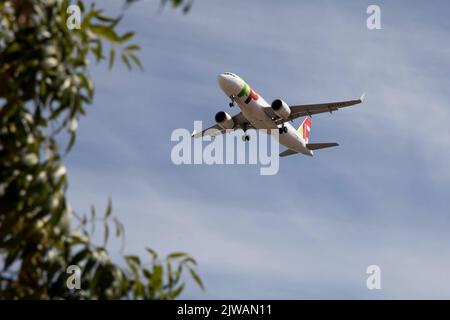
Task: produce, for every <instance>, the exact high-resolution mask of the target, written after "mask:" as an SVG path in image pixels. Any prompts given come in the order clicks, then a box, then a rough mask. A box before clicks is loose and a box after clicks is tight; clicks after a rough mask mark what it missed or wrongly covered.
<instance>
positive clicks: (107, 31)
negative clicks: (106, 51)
mask: <svg viewBox="0 0 450 320" xmlns="http://www.w3.org/2000/svg"><path fill="white" fill-rule="evenodd" d="M90 29H91V31H92V32H94V33H95V34H97V35H99V36H100V37H102V38H105V39H106V40H108V41H111V42H113V43H120V42H121V41H120V38H119V36H118V35H117V33H116V31H115V30H114V29H113V28H111V27H109V26H104V25H98V24H97V25H91V26H90Z"/></svg>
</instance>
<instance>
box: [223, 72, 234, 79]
mask: <svg viewBox="0 0 450 320" xmlns="http://www.w3.org/2000/svg"><path fill="white" fill-rule="evenodd" d="M224 74H226V75H227V76H232V77H233V78H236V75H235V74H233V73H231V72H225V73H224Z"/></svg>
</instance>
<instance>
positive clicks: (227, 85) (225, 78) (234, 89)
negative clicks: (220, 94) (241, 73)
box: [217, 73, 240, 96]
mask: <svg viewBox="0 0 450 320" xmlns="http://www.w3.org/2000/svg"><path fill="white" fill-rule="evenodd" d="M217 80H218V82H219V86H220V87H221V88H222V90H223V91H224V92H225V93H226V94H227V95H228V96H231V95H236V94H237V93H238V92H239V90H240V83H239V79H237V78H236V77H234V76H232V75H229V74H227V73H221V74H219V76H218V77H217Z"/></svg>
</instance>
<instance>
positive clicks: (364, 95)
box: [359, 93, 366, 102]
mask: <svg viewBox="0 0 450 320" xmlns="http://www.w3.org/2000/svg"><path fill="white" fill-rule="evenodd" d="M365 98H366V93H363V94H362V96H361V98H359V101H361V102H364V99H365Z"/></svg>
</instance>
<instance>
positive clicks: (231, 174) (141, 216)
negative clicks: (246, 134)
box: [67, 0, 450, 299]
mask: <svg viewBox="0 0 450 320" xmlns="http://www.w3.org/2000/svg"><path fill="white" fill-rule="evenodd" d="M98 4H99V6H100V7H105V8H106V9H107V12H109V13H111V14H113V13H117V12H118V11H119V8H120V6H121V5H122V1H110V0H108V1H98ZM369 4H378V5H379V6H380V7H381V18H382V30H372V31H371V30H368V29H367V27H366V19H367V14H366V8H367V6H368V5H369ZM449 10H450V5H449V4H448V2H446V1H433V5H431V4H430V3H426V2H423V1H375V2H374V1H309V2H306V1H256V0H254V1H245V2H243V1H218V0H215V1H213V0H209V1H206V0H203V1H201V0H196V1H195V2H194V6H193V8H192V11H191V12H190V13H189V14H188V15H186V16H183V15H182V14H181V12H179V11H171V10H168V8H166V9H165V10H164V11H163V13H162V14H159V13H158V12H159V11H158V2H157V1H145V0H143V1H141V2H140V3H137V4H136V5H134V6H132V7H131V8H130V9H129V10H128V11H127V13H126V16H125V18H124V21H123V28H124V30H135V31H136V32H137V37H136V42H137V43H139V44H140V45H141V46H142V49H143V50H142V52H141V54H140V56H141V60H142V62H143V64H144V66H145V71H144V72H139V71H134V72H131V73H130V72H128V71H126V69H125V68H124V67H123V66H120V65H117V67H116V68H115V69H114V70H113V71H111V72H110V71H108V70H107V68H106V66H98V67H94V68H93V71H92V75H93V76H94V79H95V80H96V97H95V102H94V104H93V105H92V106H90V107H89V108H88V116H87V117H85V118H84V119H82V120H81V121H80V125H79V134H78V139H77V144H76V145H75V147H74V149H73V151H72V153H71V154H70V156H69V157H68V158H67V166H68V171H69V181H70V186H69V199H70V201H71V203H72V206H73V207H74V208H75V209H76V210H77V211H81V212H83V211H84V212H87V211H89V207H90V205H91V204H94V205H96V206H97V207H98V208H99V209H100V208H102V207H104V206H105V204H106V201H107V198H108V196H111V197H112V199H113V204H114V212H115V214H116V215H117V216H118V217H119V218H120V219H121V221H122V222H123V223H124V224H125V227H126V230H127V244H126V250H127V252H131V253H137V254H141V255H145V251H144V248H145V247H146V246H150V247H152V248H154V249H156V250H158V251H160V252H161V253H168V252H171V251H186V252H188V253H190V254H191V255H192V256H193V257H195V258H196V259H197V260H198V262H199V265H200V266H199V272H200V274H201V276H202V278H203V280H204V282H205V284H206V288H207V289H206V291H205V292H202V291H201V290H200V289H198V288H197V287H195V285H193V284H192V283H190V285H189V286H188V289H187V290H186V291H185V293H184V294H183V297H184V298H188V299H196V298H204V299H213V298H224V299H227V298H252V299H258V298H274V299H276V298H285V299H303V298H304V299H312V298H325V299H328V298H342V299H346V298H356V299H377V298H449V297H450V280H449V279H450V277H449V275H448V270H449V269H450V250H448V248H449V244H450V233H449V232H448V230H449V229H450V213H449V209H448V208H449V205H450V200H449V196H448V190H449V183H450V169H449V168H450V166H449V163H450V129H449V128H450V127H449V125H448V123H449V120H450V108H449V101H450V93H449V91H448V88H449V87H450V80H449V77H448V73H449V71H450V61H449V59H448V57H449V56H450V42H449V41H448V40H449V33H450V31H449V30H450V21H449V20H448V14H447V13H448V11H449ZM223 71H232V72H235V73H237V74H239V75H240V76H241V77H243V78H244V79H245V80H246V81H247V82H248V83H250V85H251V86H252V87H253V88H255V89H256V91H258V93H260V94H261V95H262V96H263V97H264V98H265V99H266V100H267V101H272V100H273V99H275V98H282V99H284V100H285V101H286V102H288V103H292V104H302V103H319V102H326V101H335V100H340V99H351V98H356V97H359V95H360V94H361V93H363V92H366V94H367V95H366V102H365V103H364V104H363V105H359V106H357V107H354V108H349V109H345V110H342V111H339V112H336V113H334V114H333V115H329V114H323V115H318V116H314V117H313V126H312V135H311V141H312V142H315V141H338V142H339V143H340V147H338V148H332V149H328V150H321V151H317V152H316V155H315V157H314V158H310V157H301V156H298V157H288V158H283V159H282V160H281V161H280V171H279V173H278V174H277V175H274V176H260V174H259V168H258V167H257V166H242V165H241V166H230V165H228V166H217V165H216V166H206V165H203V166H189V165H185V166H175V165H174V164H172V162H171V160H170V152H171V149H172V147H173V146H174V143H173V142H171V141H170V135H171V133H172V131H173V130H174V129H176V128H187V129H189V130H191V129H192V127H193V121H194V120H203V121H204V123H205V124H209V123H210V124H212V123H213V121H214V114H215V113H216V112H217V111H219V110H225V111H227V112H229V113H231V114H234V113H236V112H237V110H235V109H229V108H228V100H227V98H226V97H225V96H224V95H223V93H222V92H221V90H220V89H219V87H218V85H217V80H216V78H217V75H218V74H219V73H221V72H223ZM298 124H299V121H297V122H296V125H298ZM111 249H112V250H113V251H117V250H118V245H116V244H113V246H112V248H111ZM371 264H376V265H379V266H380V267H381V272H382V279H381V285H382V289H381V290H374V291H369V290H368V289H367V288H366V277H367V275H366V273H365V272H366V268H367V266H369V265H371Z"/></svg>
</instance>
